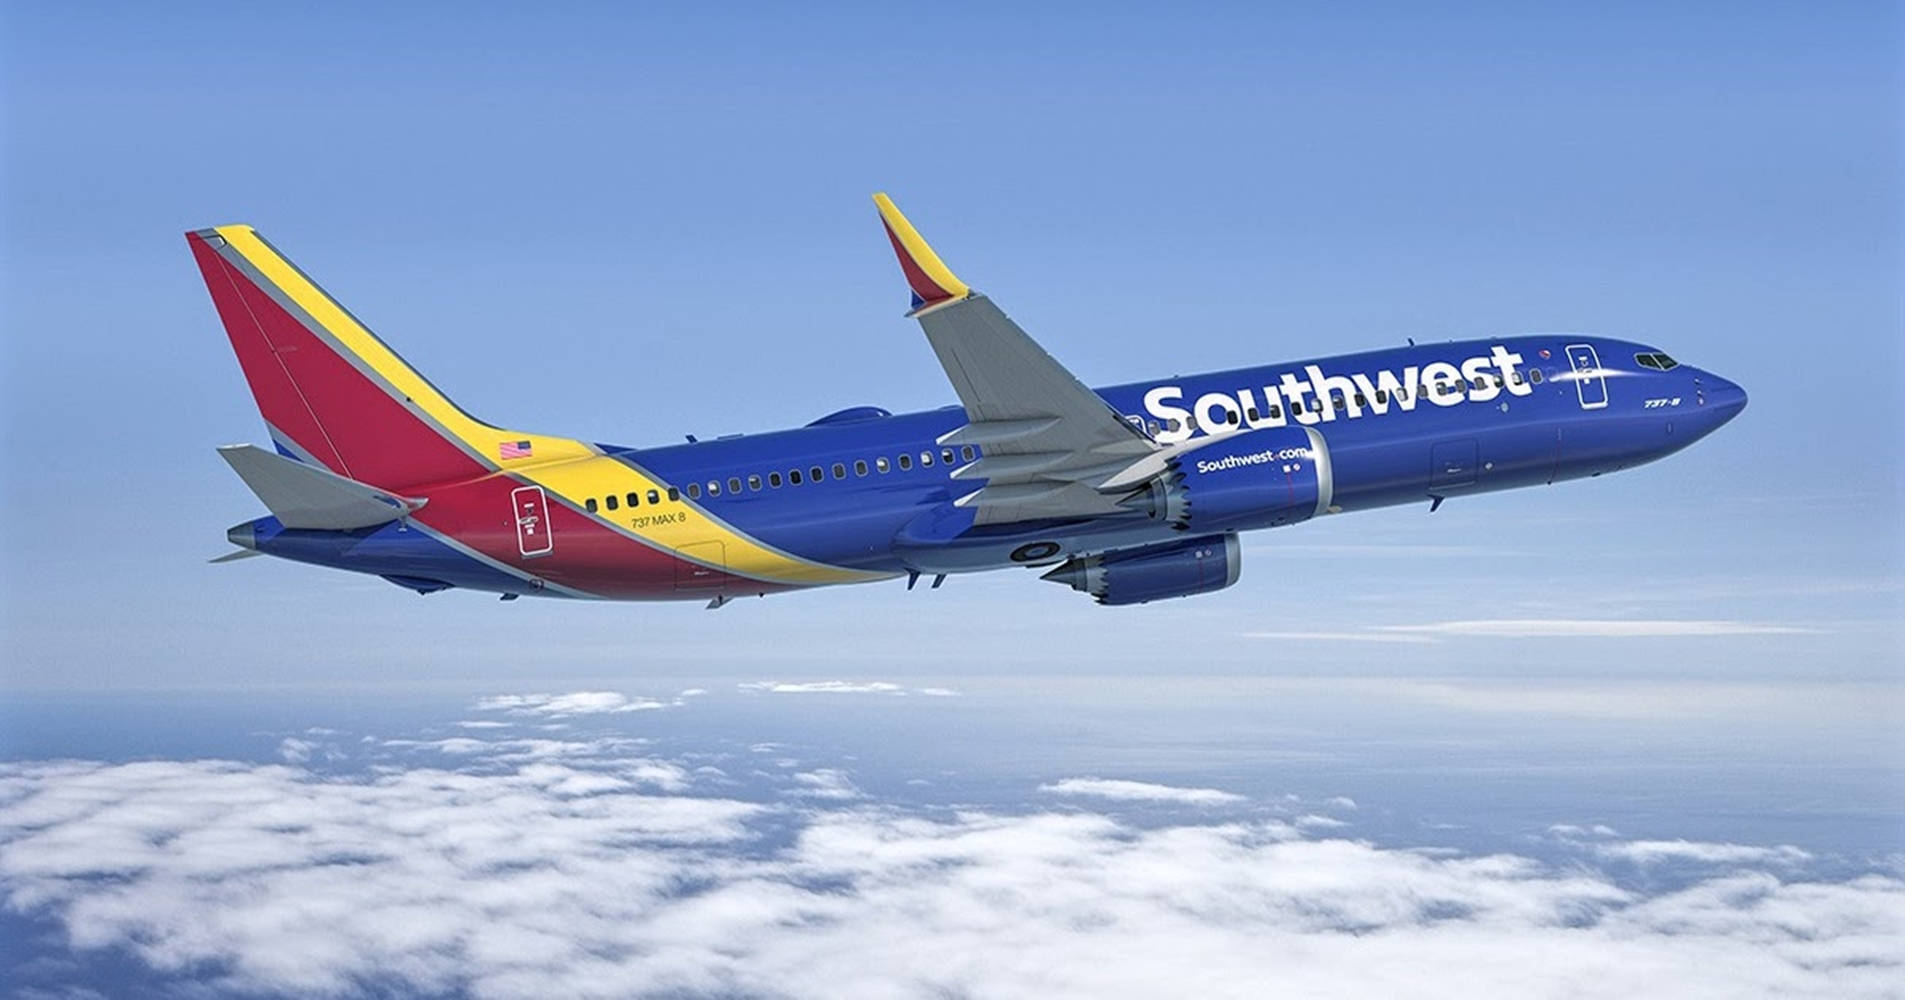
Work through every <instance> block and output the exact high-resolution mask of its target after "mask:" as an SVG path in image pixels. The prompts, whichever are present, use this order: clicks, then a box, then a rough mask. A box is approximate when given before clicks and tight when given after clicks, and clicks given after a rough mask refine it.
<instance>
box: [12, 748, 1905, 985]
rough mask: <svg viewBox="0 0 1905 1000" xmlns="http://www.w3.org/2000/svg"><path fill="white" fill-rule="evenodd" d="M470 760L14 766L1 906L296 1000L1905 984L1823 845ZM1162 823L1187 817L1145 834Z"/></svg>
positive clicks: (562, 760)
mask: <svg viewBox="0 0 1905 1000" xmlns="http://www.w3.org/2000/svg"><path fill="white" fill-rule="evenodd" d="M444 742H448V741H401V740H399V741H385V742H383V743H380V744H378V745H377V747H378V752H381V753H385V754H394V755H396V756H395V757H386V758H384V759H383V761H384V762H383V763H381V764H377V765H375V766H372V767H369V768H366V769H363V770H362V771H360V772H358V773H355V774H351V775H338V774H332V773H322V774H320V773H314V772H312V771H309V770H306V769H304V768H302V767H297V766H286V765H259V764H248V763H236V762H229V761H153V762H144V763H129V764H105V763H90V762H71V761H65V762H31V763H17V764H9V765H0V892H4V896H5V901H6V905H7V906H8V907H10V908H12V909H13V910H15V911H19V912H25V913H30V914H37V915H40V916H42V917H45V918H48V919H51V920H53V921H55V922H57V924H58V925H59V926H60V927H62V928H63V929H64V931H65V932H66V934H67V935H68V936H69V939H70V944H71V947H72V948H73V949H75V950H76V951H78V952H80V953H81V954H85V953H90V952H93V951H95V950H97V949H117V950H120V951H123V952H125V953H128V954H130V955H132V956H134V957H135V958H136V959H137V961H138V962H139V963H141V964H142V965H143V966H145V967H147V968H149V969H150V970H153V972H154V974H155V975H156V976H157V977H159V978H161V979H165V978H166V977H178V979H179V980H180V981H183V980H185V979H198V980H202V979H205V978H207V977H209V978H210V979H212V981H213V983H214V985H215V986H216V987H218V988H221V989H225V990H229V991H233V992H256V993H263V994H268V995H344V996H349V995H358V994H370V993H379V994H382V993H390V992H396V993H423V994H435V993H446V992H447V993H467V994H468V995H472V996H475V997H480V998H497V1000H502V998H518V997H525V998H526V997H548V996H577V997H620V996H645V995H687V996H703V995H720V996H770V995H771V996H792V997H838V996H890V997H910V996H918V997H943V996H985V997H1008V998H1010V997H1053V996H1057V997H1117V996H1133V997H1154V996H1171V995H1176V996H1203V997H1229V996H1236V997H1260V996H1264V995H1267V992H1268V993H1275V994H1281V995H1290V996H1305V997H1367V996H1391V997H1416V996H1420V997H1431V996H1433V997H1443V996H1451V995H1515V996H1534V997H1541V996H1567V997H1599V996H1606V997H1623V998H1624V997H1631V996H1637V995H1656V996H1658V995H1673V996H1678V997H1716V998H1717V997H1727V998H1736V997H1753V996H1819V997H1860V996H1874V997H1876V996H1885V995H1888V991H1891V990H1893V988H1894V987H1895V985H1896V983H1897V982H1898V981H1899V979H1898V977H1899V976H1900V974H1901V971H1905V970H1901V965H1900V956H1899V954H1898V950H1897V942H1898V941H1899V940H1900V939H1901V937H1902V936H1905V883H1901V882H1900V881H1899V880H1897V879H1894V878H1890V877H1886V876H1882V875H1877V874H1873V875H1867V876H1865V877H1862V878H1857V879H1852V880H1849V881H1847V880H1840V881H1814V880H1808V878H1807V877H1806V876H1805V874H1804V865H1805V863H1806V862H1807V860H1808V857H1809V856H1808V855H1807V854H1806V853H1805V852H1803V851H1799V850H1797V849H1794V848H1756V847H1749V846H1743V845H1730V844H1700V843H1696V842H1688V841H1625V840H1621V839H1619V838H1618V836H1617V835H1616V834H1614V832H1613V831H1611V830H1609V831H1600V830H1595V831H1589V830H1585V829H1581V828H1574V827H1557V828H1556V829H1555V831H1553V832H1551V836H1552V837H1554V838H1555V839H1556V842H1557V843H1562V844H1570V843H1576V842H1577V841H1578V844H1579V848H1580V851H1579V860H1577V861H1575V862H1573V863H1569V864H1566V865H1560V866H1554V865H1550V864H1545V863H1543V862H1540V861H1537V860H1534V859H1531V858H1528V857H1521V856H1515V855H1489V856H1461V855H1450V854H1447V853H1438V852H1428V851H1417V850H1410V849H1401V848H1391V847H1384V846H1378V845H1375V844H1371V843H1366V842H1361V841H1354V840H1347V839H1340V836H1339V835H1340V833H1341V830H1340V829H1339V827H1338V824H1340V823H1341V822H1342V821H1341V820H1339V819H1330V818H1327V817H1321V816H1316V815H1314V814H1312V815H1308V816H1304V817H1299V818H1298V819H1297V820H1296V821H1295V822H1288V821H1286V820H1285V819H1284V818H1282V817H1283V813H1281V812H1280V811H1279V809H1280V807H1277V806H1274V805H1272V804H1265V803H1253V802H1252V801H1251V800H1249V799H1247V798H1246V797H1244V796H1240V795H1237V794H1235V793H1231V792H1226V791H1221V790H1218V789H1210V788H1177V787H1173V786H1168V785H1158V784H1151V783H1146V782H1137V781H1129V780H1124V779H1115V778H1082V777H1073V778H1060V779H1056V780H1053V781H1051V782H1048V783H1046V784H1044V785H1043V786H1041V790H1042V791H1043V792H1045V793H1047V794H1050V795H1059V796H1064V797H1065V799H1066V802H1067V805H1066V807H1065V809H1064V810H1063V811H1061V812H1051V811H1044V810H1040V809H1032V810H1029V811H1024V812H1004V811H999V810H970V809H961V808H957V807H952V806H941V807H910V808H908V807H899V806H896V805H892V804H885V803H882V802H880V801H878V800H876V799H873V798H870V797H868V795H867V794H866V793H865V792H863V791H862V790H861V789H860V788H859V787H858V786H856V784H855V783H854V781H853V778H852V775H851V773H850V769H849V768H848V767H846V766H841V767H813V768H810V769H808V770H800V771H794V772H792V773H790V774H788V775H786V776H784V777H777V778H776V780H777V781H779V782H781V783H780V784H777V785H775V786H774V788H773V790H770V791H766V792H761V793H759V794H756V795H754V796H753V798H752V799H751V800H750V799H749V798H748V797H747V796H743V795H741V794H739V792H738V790H737V786H736V784H735V783H734V782H733V781H732V780H730V779H729V778H728V777H727V776H726V775H725V774H724V773H723V772H722V771H720V770H717V769H714V768H711V767H708V766H705V764H704V765H702V766H693V765H694V764H695V762H693V761H688V760H669V759H664V758H659V757H656V756H654V755H652V751H651V749H650V748H647V747H645V746H643V745H641V744H640V743H639V741H631V740H612V739H611V740H595V741H580V742H563V741H522V740H503V741H496V742H487V741H482V740H457V741H455V742H456V744H457V745H456V746H455V747H446V746H443V745H442V744H443V743H444ZM321 752H322V748H321V747H316V746H314V747H311V748H307V749H306V750H305V753H307V754H317V753H321ZM1094 802H1102V803H1105V804H1106V805H1107V806H1108V807H1109V809H1108V811H1095V810H1093V809H1091V808H1089V806H1090V805H1091V804H1093V803H1094ZM1159 804H1163V805H1170V806H1177V807H1192V808H1189V809H1187V810H1181V811H1180V814H1179V815H1178V816H1177V817H1176V818H1175V819H1174V820H1172V821H1170V822H1165V823H1162V824H1158V823H1156V822H1150V823H1138V822H1136V821H1135V820H1134V819H1133V818H1130V817H1124V816H1121V815H1120V814H1119V813H1118V811H1117V810H1118V809H1119V808H1121V807H1129V806H1133V805H1141V806H1145V807H1147V808H1148V807H1150V806H1153V805H1159ZM1206 806H1223V807H1224V809H1223V810H1222V811H1221V812H1219V813H1209V812H1208V811H1207V810H1206V809H1204V808H1202V807H1206ZM1330 806H1331V807H1332V808H1335V809H1340V810H1347V811H1355V810H1356V805H1355V804H1354V803H1351V802H1348V801H1347V800H1343V801H1333V802H1331V803H1330ZM1200 817H1202V818H1200ZM1596 859H1601V860H1605V861H1608V862H1610V863H1614V864H1618V865H1622V866H1626V867H1627V868H1628V869H1629V870H1632V867H1633V865H1634V864H1636V863H1639V864H1641V865H1643V866H1648V870H1653V869H1652V867H1651V866H1653V865H1655V864H1656V863H1659V862H1665V861H1673V862H1676V863H1683V864H1691V865H1694V866H1696V874H1695V875H1694V876H1693V877H1691V878H1688V879H1683V880H1680V881H1679V882H1678V883H1676V884H1677V887H1676V888H1672V889H1668V890H1642V889H1637V888H1635V887H1633V886H1631V885H1624V884H1622V883H1621V882H1620V881H1619V880H1618V879H1617V878H1616V877H1615V876H1613V875H1611V874H1609V873H1607V872H1605V871H1602V870H1601V869H1600V868H1598V867H1596V864H1595V862H1596Z"/></svg>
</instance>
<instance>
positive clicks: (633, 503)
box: [628, 493, 642, 510]
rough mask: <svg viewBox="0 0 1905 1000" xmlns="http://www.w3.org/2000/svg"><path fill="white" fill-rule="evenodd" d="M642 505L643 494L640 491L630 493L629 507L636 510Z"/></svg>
mask: <svg viewBox="0 0 1905 1000" xmlns="http://www.w3.org/2000/svg"><path fill="white" fill-rule="evenodd" d="M641 505H642V495H641V494H640V493H630V494H629V495H628V507H629V509H630V510H634V509H635V508H637V507H640V506H641Z"/></svg>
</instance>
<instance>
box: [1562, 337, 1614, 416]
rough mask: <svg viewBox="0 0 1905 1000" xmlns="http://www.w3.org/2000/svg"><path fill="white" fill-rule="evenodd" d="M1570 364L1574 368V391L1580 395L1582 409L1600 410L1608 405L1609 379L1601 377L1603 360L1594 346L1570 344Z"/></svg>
mask: <svg viewBox="0 0 1905 1000" xmlns="http://www.w3.org/2000/svg"><path fill="white" fill-rule="evenodd" d="M1568 364H1569V365H1571V366H1573V368H1574V390H1575V392H1577V393H1579V394H1580V397H1581V409H1583V410H1598V409H1600V408H1601V407H1603V406H1606V405H1607V379H1605V378H1603V377H1602V376H1601V358H1600V356H1599V355H1597V354H1596V353H1594V345H1593V344H1569V345H1568Z"/></svg>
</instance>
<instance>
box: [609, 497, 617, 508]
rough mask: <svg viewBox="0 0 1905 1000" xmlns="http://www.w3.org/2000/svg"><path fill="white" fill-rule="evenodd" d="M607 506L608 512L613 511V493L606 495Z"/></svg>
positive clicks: (614, 505) (614, 504)
mask: <svg viewBox="0 0 1905 1000" xmlns="http://www.w3.org/2000/svg"><path fill="white" fill-rule="evenodd" d="M608 505H609V509H610V510H614V509H615V507H616V503H615V494H613V493H611V494H609V495H608Z"/></svg>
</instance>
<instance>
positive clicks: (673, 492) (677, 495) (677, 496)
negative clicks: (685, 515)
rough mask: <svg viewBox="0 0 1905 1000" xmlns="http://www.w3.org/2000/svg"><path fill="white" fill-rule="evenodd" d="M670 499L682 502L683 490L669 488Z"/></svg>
mask: <svg viewBox="0 0 1905 1000" xmlns="http://www.w3.org/2000/svg"><path fill="white" fill-rule="evenodd" d="M668 499H669V500H670V501H673V502H679V501H680V500H681V490H679V489H677V488H675V487H673V486H670V487H668Z"/></svg>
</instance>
